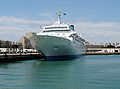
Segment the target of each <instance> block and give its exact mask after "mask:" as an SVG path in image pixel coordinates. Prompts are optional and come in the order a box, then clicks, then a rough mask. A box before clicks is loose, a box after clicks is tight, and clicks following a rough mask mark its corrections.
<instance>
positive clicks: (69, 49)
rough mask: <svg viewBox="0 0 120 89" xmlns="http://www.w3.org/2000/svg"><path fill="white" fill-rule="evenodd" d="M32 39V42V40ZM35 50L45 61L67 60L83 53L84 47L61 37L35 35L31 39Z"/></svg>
mask: <svg viewBox="0 0 120 89" xmlns="http://www.w3.org/2000/svg"><path fill="white" fill-rule="evenodd" d="M33 39H34V40H33ZM31 43H34V45H35V48H36V49H37V50H38V51H39V52H41V53H43V54H44V56H45V57H46V60H67V59H73V58H77V57H80V56H81V55H83V54H84V53H85V51H86V50H85V49H86V48H85V45H84V44H82V43H76V42H75V41H71V40H68V39H66V38H63V37H56V36H48V35H36V36H34V37H33V38H32V42H31Z"/></svg>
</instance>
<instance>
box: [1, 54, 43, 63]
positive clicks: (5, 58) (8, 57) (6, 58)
mask: <svg viewBox="0 0 120 89" xmlns="http://www.w3.org/2000/svg"><path fill="white" fill-rule="evenodd" d="M42 58H43V55H42V54H41V53H11V54H10V53H6V54H0V63H5V62H15V61H23V60H32V59H42Z"/></svg>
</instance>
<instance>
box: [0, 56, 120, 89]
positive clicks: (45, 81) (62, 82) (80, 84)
mask: <svg viewBox="0 0 120 89" xmlns="http://www.w3.org/2000/svg"><path fill="white" fill-rule="evenodd" d="M0 89H120V56H119V55H110V56H105V55H104V56H83V57H81V58H79V59H75V60H71V61H40V60H30V61H22V62H16V63H8V64H0Z"/></svg>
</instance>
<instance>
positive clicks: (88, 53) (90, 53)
mask: <svg viewBox="0 0 120 89" xmlns="http://www.w3.org/2000/svg"><path fill="white" fill-rule="evenodd" d="M85 55H120V52H113V53H108V52H100V53H97V52H86V53H85Z"/></svg>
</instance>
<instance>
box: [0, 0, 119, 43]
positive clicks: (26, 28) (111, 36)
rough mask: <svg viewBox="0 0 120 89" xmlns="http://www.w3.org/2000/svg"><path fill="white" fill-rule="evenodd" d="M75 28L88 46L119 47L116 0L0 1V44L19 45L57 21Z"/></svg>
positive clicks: (117, 0)
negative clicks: (6, 41)
mask: <svg viewBox="0 0 120 89" xmlns="http://www.w3.org/2000/svg"><path fill="white" fill-rule="evenodd" d="M58 8H60V9H61V11H62V12H65V13H66V14H67V15H65V16H62V21H63V22H64V23H70V24H74V25H75V30H76V31H77V32H78V34H79V35H80V36H82V37H83V38H84V39H85V40H86V41H88V42H90V43H109V42H111V43H112V42H119V43H120V10H119V9H120V0H0V40H11V41H19V39H20V37H21V36H25V34H26V33H27V32H40V31H42V29H41V28H42V27H43V26H45V25H48V24H52V23H54V22H55V21H56V20H57V15H56V12H57V10H58Z"/></svg>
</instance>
